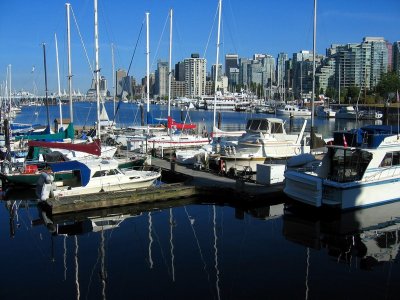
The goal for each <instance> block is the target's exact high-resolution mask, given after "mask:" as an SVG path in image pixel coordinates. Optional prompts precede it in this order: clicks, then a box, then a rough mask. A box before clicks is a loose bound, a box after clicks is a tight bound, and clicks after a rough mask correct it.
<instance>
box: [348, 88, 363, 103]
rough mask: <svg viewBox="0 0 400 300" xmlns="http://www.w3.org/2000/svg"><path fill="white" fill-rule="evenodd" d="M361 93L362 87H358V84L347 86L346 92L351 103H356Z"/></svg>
mask: <svg viewBox="0 0 400 300" xmlns="http://www.w3.org/2000/svg"><path fill="white" fill-rule="evenodd" d="M359 94H360V88H359V87H356V86H350V87H348V88H347V93H346V96H347V99H348V102H349V103H350V102H353V103H356V102H357V99H358V95H359Z"/></svg>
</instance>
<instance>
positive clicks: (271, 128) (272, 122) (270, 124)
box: [246, 118, 285, 134]
mask: <svg viewBox="0 0 400 300" xmlns="http://www.w3.org/2000/svg"><path fill="white" fill-rule="evenodd" d="M246 131H247V132H264V133H270V134H276V133H282V134H283V133H285V128H284V122H283V121H282V120H280V119H277V118H256V119H249V120H248V121H247V125H246Z"/></svg>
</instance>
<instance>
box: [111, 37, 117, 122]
mask: <svg viewBox="0 0 400 300" xmlns="http://www.w3.org/2000/svg"><path fill="white" fill-rule="evenodd" d="M111 63H112V73H113V76H112V78H113V103H114V120H115V92H116V90H115V80H116V79H115V61H114V44H111Z"/></svg>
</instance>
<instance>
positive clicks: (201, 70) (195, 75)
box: [184, 54, 206, 98]
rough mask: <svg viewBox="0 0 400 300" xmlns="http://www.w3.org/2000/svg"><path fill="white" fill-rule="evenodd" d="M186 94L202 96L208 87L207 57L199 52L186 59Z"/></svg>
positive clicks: (193, 96)
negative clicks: (201, 56) (203, 56)
mask: <svg viewBox="0 0 400 300" xmlns="http://www.w3.org/2000/svg"><path fill="white" fill-rule="evenodd" d="M184 64H185V83H186V96H188V97H192V98H195V97H201V96H202V95H204V94H205V87H206V59H205V58H200V56H199V55H198V54H192V55H191V57H190V58H186V59H185V60H184Z"/></svg>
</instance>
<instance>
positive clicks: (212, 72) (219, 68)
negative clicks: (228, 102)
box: [211, 64, 223, 81]
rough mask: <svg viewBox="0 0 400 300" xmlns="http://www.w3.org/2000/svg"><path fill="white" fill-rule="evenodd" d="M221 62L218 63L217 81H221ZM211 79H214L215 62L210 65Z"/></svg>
mask: <svg viewBox="0 0 400 300" xmlns="http://www.w3.org/2000/svg"><path fill="white" fill-rule="evenodd" d="M222 75H223V74H222V64H218V78H217V81H221V78H222ZM211 81H215V64H213V65H212V66H211Z"/></svg>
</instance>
